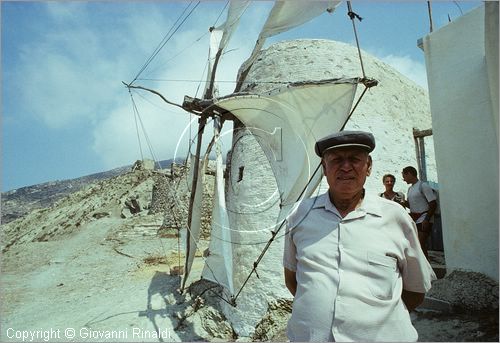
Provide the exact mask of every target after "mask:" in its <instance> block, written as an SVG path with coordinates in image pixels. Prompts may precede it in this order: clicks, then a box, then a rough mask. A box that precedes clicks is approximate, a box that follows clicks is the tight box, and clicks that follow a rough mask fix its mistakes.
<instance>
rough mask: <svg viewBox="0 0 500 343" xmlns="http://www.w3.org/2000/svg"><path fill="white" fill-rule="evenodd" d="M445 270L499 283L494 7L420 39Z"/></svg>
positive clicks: (490, 5)
mask: <svg viewBox="0 0 500 343" xmlns="http://www.w3.org/2000/svg"><path fill="white" fill-rule="evenodd" d="M424 52H425V59H426V67H427V79H428V83H429V97H430V104H431V113H432V127H433V135H434V145H435V154H436V163H437V171H438V177H439V182H440V199H441V214H442V220H443V227H445V228H446V230H443V243H444V249H445V256H446V266H447V268H448V271H450V270H453V269H463V270H471V271H475V272H481V273H484V274H486V275H488V276H490V277H492V278H494V279H495V280H498V229H499V227H498V223H499V222H498V205H499V202H498V162H499V160H498V3H496V2H486V6H482V7H480V8H478V9H476V10H474V11H472V12H470V13H468V14H466V15H464V16H463V17H461V18H459V19H457V20H456V21H455V22H452V23H450V24H448V25H447V26H445V27H443V28H441V29H440V30H438V31H435V32H433V33H432V34H430V35H428V36H426V37H425V38H424Z"/></svg>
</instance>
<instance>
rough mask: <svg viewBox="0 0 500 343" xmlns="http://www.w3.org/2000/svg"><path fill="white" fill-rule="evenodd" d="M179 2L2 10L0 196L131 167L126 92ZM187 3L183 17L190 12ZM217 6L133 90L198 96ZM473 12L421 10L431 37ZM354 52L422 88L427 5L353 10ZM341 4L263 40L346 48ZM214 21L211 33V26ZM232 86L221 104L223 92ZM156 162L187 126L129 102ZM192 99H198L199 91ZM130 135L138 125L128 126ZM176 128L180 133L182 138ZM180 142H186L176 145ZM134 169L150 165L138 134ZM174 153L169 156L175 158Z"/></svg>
mask: <svg viewBox="0 0 500 343" xmlns="http://www.w3.org/2000/svg"><path fill="white" fill-rule="evenodd" d="M189 4H190V3H189V2H187V1H180V2H172V1H155V2H146V1H143V2H128V1H127V2H114V1H111V2H84V1H78V2H57V1H52V2H43V1H42V2H24V1H20V2H17V1H16V2H9V1H2V2H1V23H2V24H1V25H2V26H1V34H2V36H1V42H2V47H1V52H2V55H1V57H2V187H1V189H2V191H7V190H11V189H15V188H19V187H23V186H28V185H32V184H37V183H42V182H47V181H53V180H62V179H69V178H75V177H79V176H83V175H87V174H91V173H95V172H99V171H104V170H108V169H112V168H115V167H119V166H123V165H127V164H132V163H133V162H134V161H135V160H137V159H140V158H141V150H140V146H139V143H138V138H137V132H136V124H135V120H134V112H133V106H132V101H131V97H130V95H129V93H128V90H127V89H126V88H125V87H124V86H123V84H122V83H121V82H122V81H126V82H130V81H131V80H132V79H133V78H134V76H135V75H136V74H137V73H138V71H139V70H140V68H141V67H142V66H143V64H144V63H145V61H146V60H147V59H148V57H149V56H150V55H151V54H152V52H153V51H154V49H155V48H156V47H157V46H158V44H159V43H160V42H161V41H162V39H163V37H164V36H165V35H166V34H167V32H168V31H169V29H170V28H171V27H172V25H173V24H174V22H175V20H176V19H177V18H178V17H179V16H180V15H181V13H182V11H183V10H185V9H186V8H187V6H189ZM195 4H196V3H193V5H192V6H191V7H189V8H188V11H189V10H190V9H192V8H193V7H194V5H195ZM224 5H225V1H202V2H201V3H200V4H199V5H198V6H197V7H196V9H195V10H194V12H193V14H192V15H191V16H190V17H189V18H188V19H187V20H186V22H185V23H184V24H183V26H182V27H181V28H180V29H179V30H178V31H177V32H176V33H175V35H174V36H173V37H172V38H171V39H170V40H169V41H168V42H167V44H166V45H165V48H164V49H162V50H161V52H160V53H159V54H158V56H156V58H155V59H154V60H153V62H152V63H151V64H150V65H149V66H148V68H147V69H146V70H145V71H144V72H143V73H142V74H141V78H143V79H162V80H187V81H151V80H138V82H136V84H140V85H143V86H145V87H150V88H154V89H156V90H158V91H160V92H161V93H162V94H164V95H165V96H166V97H167V98H168V99H169V100H172V101H174V102H176V103H182V99H183V96H184V95H190V96H194V95H195V94H197V88H198V86H199V82H194V81H196V80H201V79H203V78H204V72H205V65H206V60H207V54H208V37H209V36H208V28H209V27H210V26H212V25H214V23H215V22H216V19H217V18H218V17H219V15H220V13H221V10H222V9H223V7H224ZM480 5H481V3H480V2H477V1H475V2H464V1H460V2H447V1H440V2H432V12H433V20H434V27H435V29H437V28H439V27H442V26H443V25H445V24H446V23H447V22H448V16H449V17H450V18H451V20H454V19H456V18H457V17H459V16H460V15H461V12H463V13H466V12H468V11H470V10H471V9H472V8H475V7H478V6H480ZM271 6H272V3H270V2H265V1H260V2H257V3H254V4H252V5H250V7H249V8H248V9H247V11H246V13H245V16H244V17H243V20H242V22H241V24H240V27H239V29H238V31H237V32H236V33H235V35H234V37H233V39H232V41H231V44H230V45H229V47H228V51H229V52H228V53H227V54H226V55H225V56H224V59H223V61H222V63H221V66H220V68H219V70H220V71H219V73H218V79H220V80H224V81H234V79H235V75H236V72H237V69H238V67H239V65H240V64H241V63H242V62H243V61H244V60H245V59H246V58H247V57H248V55H249V53H250V51H251V49H252V47H253V43H254V42H255V39H256V37H257V35H258V32H259V31H260V28H261V27H262V25H263V23H264V21H265V17H266V14H267V13H268V11H269V9H270V8H271ZM353 10H354V11H355V12H357V13H358V14H359V15H360V16H361V17H363V21H362V22H361V23H359V22H358V23H357V28H358V35H359V38H360V43H361V47H362V48H363V49H364V50H366V51H367V52H369V53H371V54H372V55H375V56H376V57H378V58H380V59H382V60H383V61H385V62H387V63H389V64H391V65H392V66H394V67H395V68H396V69H398V70H399V71H400V72H402V73H403V74H404V75H406V76H407V77H409V78H411V79H412V80H414V81H415V82H416V83H418V84H420V85H422V86H423V87H426V78H425V62H424V56H423V52H422V51H421V50H420V49H418V48H417V46H416V42H417V39H418V38H421V37H423V36H425V35H426V34H427V33H428V32H429V19H428V12H427V2H426V1H416V2H368V1H360V2H353ZM346 12H347V11H346V4H345V3H342V4H341V5H340V6H339V7H338V8H337V10H336V11H335V12H334V13H333V14H331V15H329V14H326V13H325V14H323V15H321V16H319V17H317V18H315V19H313V20H312V21H311V22H309V23H307V24H305V25H303V26H301V27H299V28H295V29H292V30H291V31H289V32H286V33H282V34H280V35H278V36H276V37H273V38H271V39H269V40H268V42H267V44H266V46H268V45H269V44H271V43H272V42H275V41H276V40H281V39H294V38H324V39H332V40H338V41H343V42H347V43H351V44H353V43H354V36H353V32H352V24H351V22H350V20H349V19H348V17H347V15H346ZM224 19H225V15H222V17H221V18H220V19H219V21H218V22H217V23H218V24H220V23H222V22H223V21H224ZM233 88H234V85H233V84H232V83H231V82H223V83H221V85H220V94H227V93H230V92H231V91H232V89H233ZM133 94H134V101H135V103H136V105H137V109H138V111H139V114H140V118H141V120H142V125H143V126H144V128H145V131H146V133H147V139H149V141H150V142H151V146H152V150H153V152H154V155H155V157H157V158H158V159H160V160H161V159H168V158H171V157H173V156H174V155H177V156H181V157H184V156H185V154H186V151H187V145H188V136H189V121H190V120H191V118H192V117H190V115H189V114H187V113H185V112H183V111H182V110H180V109H177V108H175V107H172V106H169V105H167V104H165V103H163V102H161V100H159V99H158V97H156V96H154V95H151V94H148V93H145V92H133ZM198 96H200V90H198ZM139 124H140V123H139ZM186 128H187V129H186ZM183 133H185V134H183ZM140 139H141V146H142V152H143V155H144V157H146V158H150V157H151V154H150V152H149V150H148V148H147V144H146V137H145V136H144V134H143V133H140ZM179 141H180V144H179V145H178V146H179V149H176V147H177V143H178V142H179Z"/></svg>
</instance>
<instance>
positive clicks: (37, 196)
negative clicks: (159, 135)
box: [1, 159, 182, 224]
mask: <svg viewBox="0 0 500 343" xmlns="http://www.w3.org/2000/svg"><path fill="white" fill-rule="evenodd" d="M172 162H173V160H172V159H169V160H164V161H160V162H158V163H159V166H161V168H170V165H171V164H172ZM177 162H178V163H180V162H182V161H177ZM156 167H158V164H157V166H156ZM131 168H132V165H127V166H123V167H119V168H115V169H111V170H108V171H105V172H100V173H95V174H90V175H86V176H82V177H79V178H75V179H69V180H57V181H50V182H45V183H40V184H36V185H32V186H26V187H21V188H17V189H13V190H10V191H8V192H3V193H2V219H1V222H2V224H6V223H8V222H11V221H12V220H15V219H17V218H21V217H23V216H25V215H26V214H28V213H30V212H31V211H33V210H36V209H43V208H47V207H50V206H52V205H53V204H55V203H56V202H57V201H58V200H60V199H62V198H64V197H65V196H68V195H69V194H71V193H74V192H77V191H79V190H81V189H83V188H84V187H86V186H88V185H90V184H91V183H93V182H96V181H99V180H104V179H108V178H111V177H113V176H118V175H122V174H124V173H126V172H128V171H130V170H131Z"/></svg>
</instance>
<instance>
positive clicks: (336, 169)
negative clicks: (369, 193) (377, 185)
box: [321, 148, 372, 195]
mask: <svg viewBox="0 0 500 343" xmlns="http://www.w3.org/2000/svg"><path fill="white" fill-rule="evenodd" d="M321 163H322V164H323V171H324V173H325V175H326V180H327V181H328V185H329V186H330V192H332V193H333V195H351V194H352V195H354V194H355V193H357V192H359V191H361V190H362V189H363V185H364V184H365V181H366V177H367V176H368V175H370V172H371V168H372V160H371V157H370V156H369V155H368V153H367V152H366V151H364V150H362V149H359V148H338V149H332V150H329V151H327V152H326V153H325V155H324V156H323V159H322V162H321Z"/></svg>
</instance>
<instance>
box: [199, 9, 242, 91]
mask: <svg viewBox="0 0 500 343" xmlns="http://www.w3.org/2000/svg"><path fill="white" fill-rule="evenodd" d="M249 3H250V1H249V0H244V1H230V3H229V9H228V10H227V18H226V21H225V22H224V24H221V25H220V26H218V27H216V28H213V29H212V30H211V32H210V47H209V51H208V73H207V83H206V85H205V91H206V90H207V88H208V87H209V86H210V81H211V79H212V74H213V73H215V70H214V63H215V57H216V55H217V53H218V52H219V51H220V52H221V53H222V51H223V50H224V49H225V48H226V46H227V44H228V43H229V41H230V39H231V37H232V35H233V33H234V31H236V28H237V27H238V25H239V23H240V18H241V15H242V14H243V12H245V10H246V9H247V7H248V4H249Z"/></svg>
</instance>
